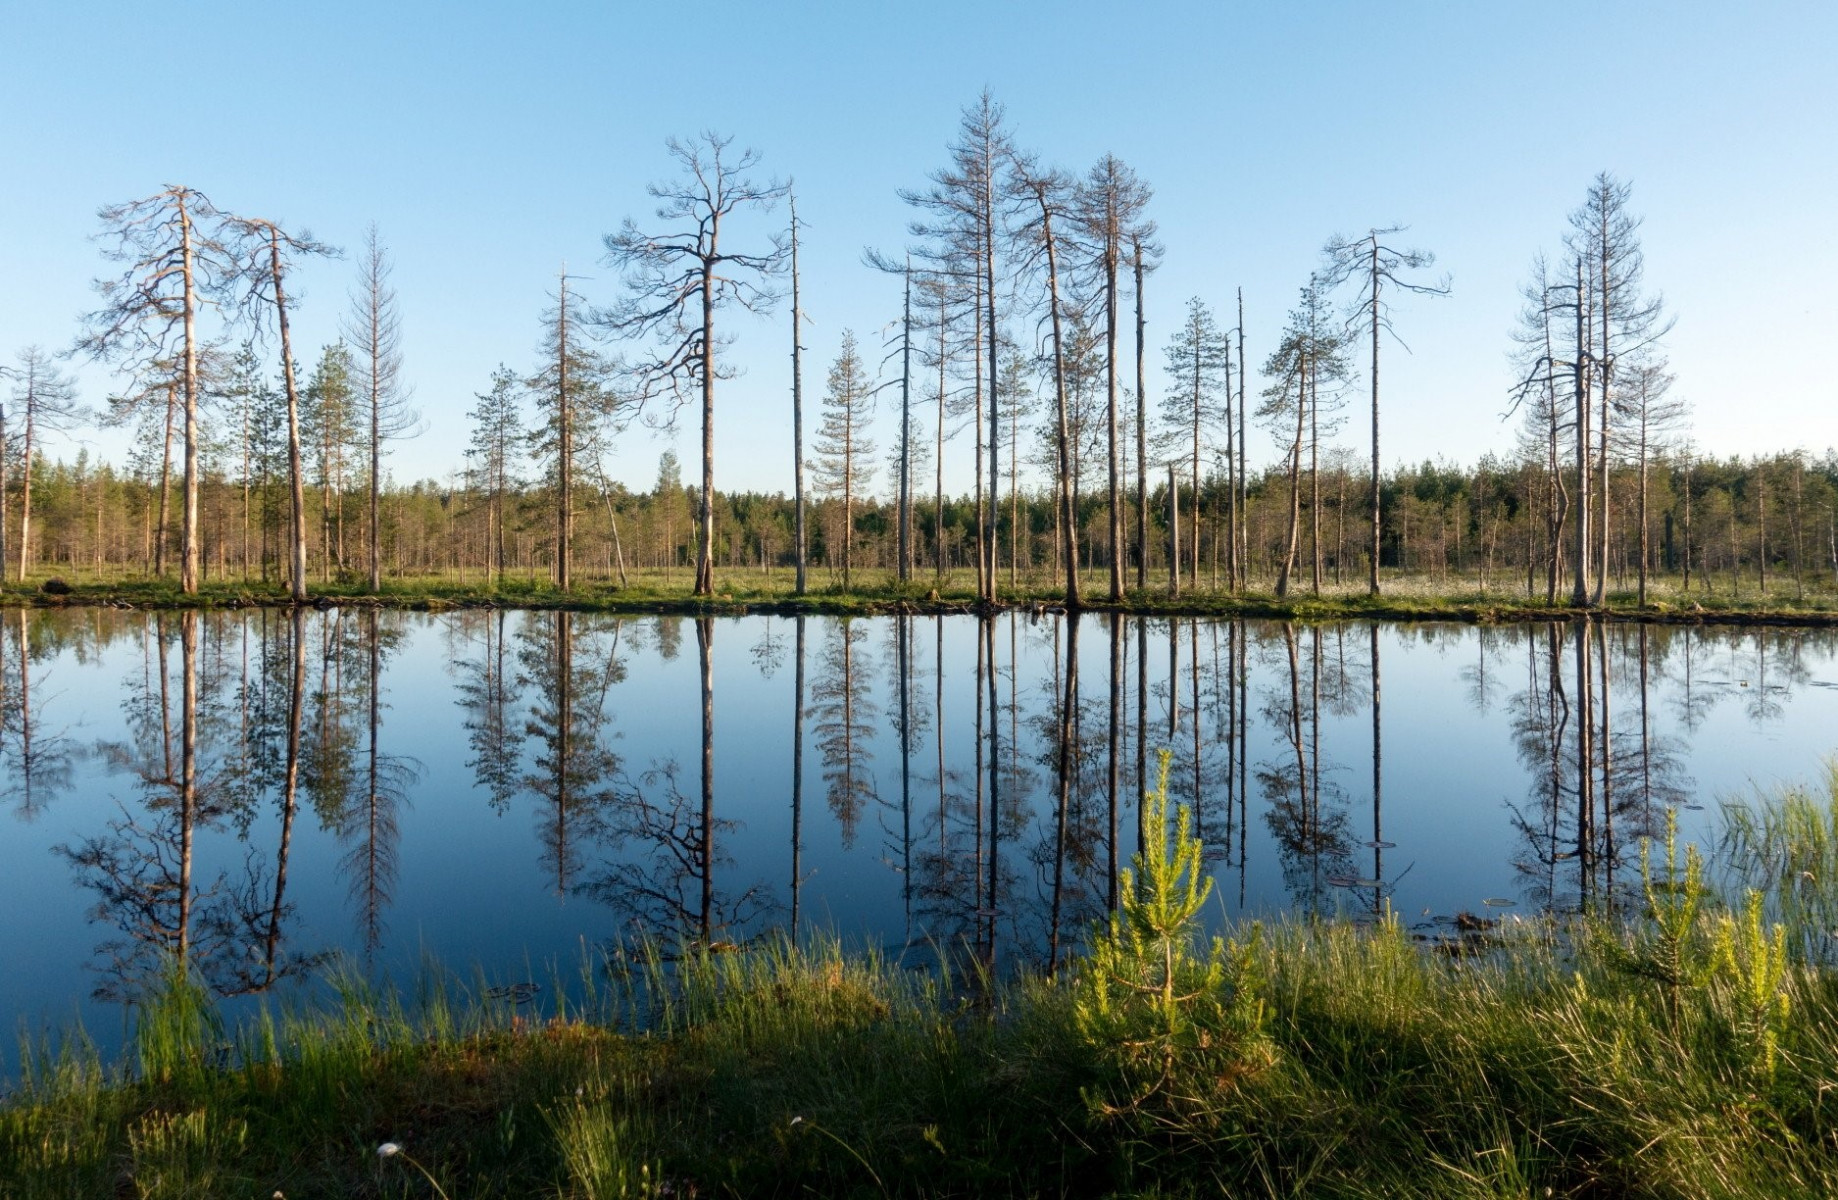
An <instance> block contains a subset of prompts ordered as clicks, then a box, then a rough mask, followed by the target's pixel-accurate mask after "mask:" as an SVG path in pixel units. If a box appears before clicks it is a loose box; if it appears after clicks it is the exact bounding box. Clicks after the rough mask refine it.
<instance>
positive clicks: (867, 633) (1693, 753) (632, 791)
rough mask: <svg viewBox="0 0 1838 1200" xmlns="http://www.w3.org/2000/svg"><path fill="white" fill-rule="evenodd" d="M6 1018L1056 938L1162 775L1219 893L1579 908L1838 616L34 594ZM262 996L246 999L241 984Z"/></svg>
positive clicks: (1703, 814)
mask: <svg viewBox="0 0 1838 1200" xmlns="http://www.w3.org/2000/svg"><path fill="white" fill-rule="evenodd" d="M0 620H3V622H4V624H3V625H0V630H3V632H0V722H3V725H0V912H3V913H4V925H3V926H0V929H3V932H0V1016H3V1017H4V1018H5V1019H6V1020H7V1021H9V1022H11V1023H16V1024H20V1025H23V1026H25V1027H27V1028H28V1029H32V1030H37V1029H43V1028H46V1027H52V1026H58V1025H68V1024H70V1023H71V1022H72V1021H73V1020H74V1019H78V1018H80V1019H81V1020H83V1022H84V1023H85V1024H86V1025H87V1026H88V1027H89V1028H90V1029H91V1031H92V1032H93V1033H94V1034H95V1035H96V1036H97V1038H98V1040H99V1041H101V1042H103V1043H104V1045H105V1046H107V1045H112V1044H113V1043H114V1042H115V1041H117V1040H118V1039H119V1036H120V1029H121V1024H122V1019H121V1016H120V1012H121V1009H120V1005H119V1001H120V1000H121V999H123V998H127V997H131V996H132V995H133V994H134V993H135V990H136V988H138V987H139V986H141V985H142V984H143V982H144V980H145V978H146V976H147V973H148V971H149V970H150V969H151V967H152V966H153V964H155V963H156V962H157V961H158V959H159V957H160V955H161V954H162V953H164V952H167V951H171V950H177V949H180V948H181V947H182V948H183V949H184V951H185V953H186V954H187V956H188V957H189V958H190V960H191V961H192V962H194V963H195V964H196V965H197V967H198V969H199V970H200V972H201V973H202V974H203V976H204V977H205V978H206V979H207V980H208V981H209V982H210V984H211V986H213V987H214V988H215V989H217V990H218V991H219V992H220V993H222V994H223V995H224V996H226V997H248V996H254V995H259V994H263V993H275V992H282V993H284V992H285V991H286V990H287V989H288V988H290V987H292V986H295V984H296V983H297V982H298V981H301V980H306V979H310V978H314V977H315V976H316V975H317V974H318V973H319V972H320V969H321V968H322V966H323V964H325V963H326V962H328V961H329V960H332V959H334V958H337V959H342V960H343V961H345V962H347V963H350V964H355V965H356V966H357V967H359V968H360V969H365V970H369V971H372V972H376V973H389V974H394V975H395V976H396V977H397V978H407V977H408V976H410V975H412V974H413V973H414V971H415V970H416V969H417V966H418V964H420V963H421V962H422V961H423V958H424V956H428V955H431V956H433V957H435V958H437V959H438V960H440V961H441V962H443V963H445V964H448V965H449V966H458V967H467V966H471V965H476V966H477V967H479V968H480V969H481V970H482V971H483V972H484V973H485V974H486V975H487V976H488V977H489V978H491V979H496V980H505V981H515V980H524V979H540V980H546V979H548V978H549V977H550V976H549V973H548V968H547V966H546V964H548V963H551V962H562V963H564V964H571V963H575V962H578V961H580V960H581V958H582V956H583V954H584V952H585V953H591V952H593V951H595V950H597V949H601V948H606V947H613V946H617V945H619V944H621V943H623V942H626V941H629V940H630V939H632V938H634V937H636V936H638V935H639V934H640V933H642V932H645V931H649V932H652V933H655V934H658V935H661V936H662V937H663V938H664V939H666V940H674V939H675V938H676V937H677V936H678V935H689V936H696V937H703V936H705V937H708V938H711V939H718V940H724V941H742V940H744V939H746V938H747V937H750V936H753V935H757V934H760V933H763V932H766V931H769V930H772V929H774V928H783V927H786V926H796V927H798V928H800V929H806V930H808V929H811V928H820V929H824V930H832V931H835V932H838V933H840V934H842V935H843V936H845V937H846V938H848V939H850V940H851V941H853V942H855V943H857V944H861V943H867V944H872V945H880V946H887V947H890V948H892V949H894V950H896V951H898V950H901V949H903V948H908V947H911V948H912V950H911V951H910V952H911V953H912V954H914V955H916V956H923V955H926V954H930V953H931V952H932V948H933V947H936V946H940V945H961V946H964V947H967V948H968V950H969V951H971V952H974V953H976V954H979V955H981V956H982V957H984V958H985V959H989V960H993V961H995V962H996V963H998V964H1013V963H1017V962H1034V963H1046V962H1050V961H1052V960H1053V959H1054V958H1056V957H1058V956H1060V955H1063V954H1064V953H1065V952H1066V951H1067V949H1068V948H1069V946H1070V945H1071V944H1072V943H1073V942H1074V941H1076V939H1077V937H1078V936H1079V934H1080V932H1081V931H1082V930H1083V929H1084V928H1086V927H1087V926H1088V924H1089V922H1091V921H1092V920H1093V919H1094V918H1095V917H1097V916H1098V915H1100V914H1102V913H1103V912H1104V911H1105V909H1106V907H1107V905H1109V904H1111V903H1112V902H1113V901H1114V897H1115V894H1116V889H1117V886H1118V873H1119V870H1120V868H1124V867H1127V866H1128V865H1129V856H1130V854H1131V853H1132V852H1134V850H1135V849H1136V848H1137V845H1138V837H1139V834H1138V829H1137V804H1136V802H1135V797H1137V796H1138V795H1139V794H1140V790H1141V786H1142V781H1143V778H1144V774H1145V772H1147V773H1148V774H1149V775H1150V776H1151V777H1152V775H1153V773H1154V770H1155V763H1156V758H1157V756H1158V754H1159V752H1161V751H1162V750H1164V749H1166V750H1167V751H1169V752H1170V765H1169V788H1170V791H1171V793H1172V795H1173V797H1174V798H1175V799H1177V800H1179V801H1182V802H1186V803H1192V804H1194V805H1195V806H1196V810H1197V819H1198V823H1199V827H1200V830H1201V833H1202V835H1203V837H1204V838H1205V840H1206V844H1207V851H1208V859H1209V863H1210V867H1211V870H1212V871H1213V874H1214V878H1215V880H1216V884H1217V890H1216V894H1217V896H1218V899H1219V907H1220V910H1221V911H1222V912H1223V913H1226V914H1239V913H1250V914H1261V913H1275V912H1281V911H1314V912H1320V913H1326V914H1344V915H1352V916H1357V915H1360V914H1368V913H1372V912H1374V911H1379V910H1380V909H1382V906H1383V905H1384V904H1386V903H1390V904H1391V905H1392V906H1393V907H1394V908H1396V909H1397V910H1398V911H1399V912H1401V913H1402V914H1403V915H1404V918H1405V919H1406V920H1407V921H1410V922H1418V921H1427V920H1432V919H1434V918H1436V917H1442V918H1444V919H1446V918H1447V917H1449V916H1450V915H1452V914H1454V913H1456V912H1458V911H1461V910H1470V911H1475V912H1480V911H1483V910H1484V907H1485V906H1486V905H1487V902H1488V901H1490V900H1491V901H1494V902H1495V903H1494V904H1493V905H1492V907H1493V908H1494V909H1504V908H1505V907H1506V906H1507V902H1510V904H1511V905H1513V906H1515V907H1516V909H1517V911H1519V912H1528V911H1536V910H1539V909H1543V908H1546V907H1558V908H1574V907H1576V906H1578V905H1581V904H1585V903H1592V902H1598V901H1601V900H1603V899H1604V898H1607V899H1612V898H1613V897H1614V896H1615V895H1616V894H1617V893H1625V890H1626V889H1627V888H1628V887H1630V886H1637V884H1638V862H1639V839H1640V838H1641V837H1642V836H1643V835H1645V834H1647V833H1648V832H1650V831H1652V830H1654V829H1656V828H1663V825H1664V816H1665V812H1666V811H1667V809H1668V808H1676V809H1677V810H1678V811H1679V813H1680V817H1681V827H1682V828H1683V829H1684V830H1685V831H1686V832H1687V833H1688V834H1689V835H1692V836H1696V837H1698V838H1700V839H1706V838H1709V837H1710V836H1712V835H1713V834H1714V830H1715V819H1714V818H1715V803H1716V800H1717V799H1718V798H1719V797H1725V796H1733V795H1738V794H1741V793H1743V792H1745V791H1746V790H1747V789H1748V787H1749V786H1750V785H1751V783H1755V784H1762V785H1766V784H1770V783H1773V782H1776V781H1780V780H1798V779H1806V778H1808V777H1810V776H1811V775H1812V774H1813V772H1814V771H1815V770H1816V768H1817V767H1818V765H1819V761H1820V759H1821V756H1823V755H1825V754H1827V753H1829V752H1831V751H1832V749H1833V748H1834V742H1835V741H1838V665H1835V663H1834V656H1835V654H1838V635H1834V633H1833V632H1832V631H1823V630H1820V631H1815V630H1791V629H1719V628H1715V627H1704V628H1648V627H1639V626H1632V625H1613V626H1607V627H1604V626H1601V625H1589V626H1585V625H1580V624H1579V625H1570V626H1562V625H1524V626H1513V627H1505V628H1475V627H1470V626H1462V625H1453V624H1431V625H1417V626H1396V625H1381V626H1373V625H1369V624H1339V625H1325V626H1291V625H1283V624H1277V623H1256V622H1223V621H1217V622H1215V621H1193V620H1176V621H1169V620H1143V621H1135V620H1121V619H1120V620H1117V621H1113V620H1112V619H1110V618H1109V617H1091V616H1088V617H1086V618H1084V619H1083V620H1081V621H1079V622H1077V623H1076V624H1075V623H1072V622H1069V621H1066V620H1064V619H1055V618H1050V617H1049V618H1043V619H1040V620H1038V621H1030V620H1029V619H1028V618H1027V617H1026V616H1025V615H1012V616H1010V615H1004V616H1001V617H998V618H995V619H993V620H989V621H982V622H979V621H978V620H977V619H975V618H971V617H944V618H931V617H908V618H872V619H855V620H850V621H845V620H841V619H830V618H815V617H813V618H808V619H803V620H798V619H792V618H784V617H778V618H768V617H746V618H724V619H713V620H703V621H697V620H693V619H686V618H674V617H646V618H614V617H602V616H585V615H570V614H560V613H506V612H490V613H486V612H468V613H462V614H455V615H439V616H427V615H416V614H402V613H388V612H383V613H378V612H370V611H358V610H346V611H334V612H327V613H319V612H308V613H302V614H299V615H298V616H296V615H294V614H291V613H284V612H272V611H254V612H244V613H235V614H205V615H199V614H185V615H179V614H169V615H150V614H141V613H117V612H110V611H102V610H86V611H76V612H69V613H51V612H18V611H15V612H10V613H5V614H0ZM240 1003H248V1002H247V1001H241V1002H240Z"/></svg>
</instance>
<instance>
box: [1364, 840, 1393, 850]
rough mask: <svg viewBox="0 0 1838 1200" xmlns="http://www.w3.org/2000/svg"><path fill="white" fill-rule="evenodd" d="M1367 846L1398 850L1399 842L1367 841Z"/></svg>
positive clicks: (1368, 847) (1374, 848)
mask: <svg viewBox="0 0 1838 1200" xmlns="http://www.w3.org/2000/svg"><path fill="white" fill-rule="evenodd" d="M1366 848H1367V849H1369V850H1396V849H1397V848H1398V844H1397V843H1396V842H1367V843H1366Z"/></svg>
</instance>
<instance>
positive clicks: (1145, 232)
mask: <svg viewBox="0 0 1838 1200" xmlns="http://www.w3.org/2000/svg"><path fill="white" fill-rule="evenodd" d="M1153 195H1154V193H1153V192H1151V191H1150V189H1149V186H1148V185H1147V184H1146V183H1143V182H1142V180H1140V179H1138V178H1137V177H1136V173H1135V172H1134V171H1132V170H1130V168H1129V167H1128V166H1126V165H1125V164H1124V163H1123V162H1122V160H1120V159H1118V158H1117V156H1116V155H1114V154H1106V155H1105V156H1104V157H1103V158H1101V159H1099V160H1098V162H1097V165H1096V166H1094V167H1092V168H1091V171H1090V173H1089V174H1088V175H1087V176H1086V177H1085V182H1084V184H1083V185H1082V186H1081V187H1080V188H1079V191H1078V194H1077V201H1076V203H1077V207H1076V213H1077V227H1078V230H1079V233H1080V236H1081V241H1082V243H1083V245H1082V249H1083V250H1084V254H1085V257H1086V262H1085V264H1083V265H1084V269H1085V271H1086V272H1089V274H1090V275H1091V277H1092V278H1091V283H1092V285H1093V286H1092V288H1091V291H1092V293H1094V294H1095V295H1096V296H1097V297H1098V300H1099V304H1100V305H1101V306H1102V309H1103V313H1104V395H1105V415H1106V429H1107V433H1108V437H1107V443H1106V444H1107V447H1108V451H1109V455H1108V458H1109V471H1108V476H1107V478H1108V481H1109V485H1110V599H1111V602H1112V603H1116V602H1118V601H1121V600H1122V599H1123V558H1124V544H1123V469H1122V461H1121V453H1122V448H1121V446H1120V444H1119V440H1118V432H1117V276H1118V273H1119V271H1120V270H1121V268H1122V266H1123V263H1124V258H1125V256H1126V255H1127V254H1128V253H1129V252H1130V248H1131V246H1132V245H1134V244H1136V243H1139V242H1144V241H1147V240H1149V239H1152V238H1153V237H1154V236H1155V223H1154V222H1153V221H1150V220H1148V219H1147V218H1146V217H1144V215H1143V214H1144V212H1145V211H1146V210H1147V209H1148V206H1149V200H1150V198H1151V197H1152V196H1153ZM1139 404H1140V400H1139Z"/></svg>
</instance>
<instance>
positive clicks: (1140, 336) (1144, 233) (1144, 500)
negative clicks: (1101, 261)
mask: <svg viewBox="0 0 1838 1200" xmlns="http://www.w3.org/2000/svg"><path fill="white" fill-rule="evenodd" d="M1160 263H1161V247H1160V246H1158V245H1156V244H1155V243H1154V242H1153V241H1152V240H1150V237H1149V230H1148V229H1147V228H1144V227H1141V226H1138V227H1137V228H1135V229H1133V230H1131V231H1130V267H1131V269H1132V270H1133V271H1134V272H1135V275H1136V586H1137V587H1138V588H1146V587H1148V586H1149V401H1148V396H1149V380H1148V362H1147V359H1146V358H1145V357H1144V356H1145V355H1146V354H1147V347H1148V342H1147V340H1146V339H1147V336H1148V310H1147V304H1146V301H1145V298H1144V293H1143V281H1144V278H1145V277H1146V276H1147V275H1148V274H1149V272H1151V271H1153V270H1154V269H1155V268H1156V267H1157V266H1159V265H1160ZM1199 494H1200V493H1199V488H1198V485H1196V486H1195V489H1194V496H1195V497H1196V503H1195V508H1194V511H1195V512H1196V513H1197V512H1198V511H1199V506H1198V502H1197V498H1198V496H1199ZM1194 547H1195V549H1194V553H1195V554H1196V555H1197V554H1199V552H1200V551H1199V538H1198V535H1197V534H1196V535H1195V540H1194ZM1198 562H1199V560H1198V559H1195V566H1194V570H1195V571H1196V572H1197V571H1198V570H1199V565H1198Z"/></svg>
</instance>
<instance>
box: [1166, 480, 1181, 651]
mask: <svg viewBox="0 0 1838 1200" xmlns="http://www.w3.org/2000/svg"><path fill="white" fill-rule="evenodd" d="M1180 594H1181V486H1180V480H1179V478H1177V477H1176V475H1175V473H1174V464H1173V463H1172V462H1171V463H1169V464H1168V595H1170V596H1179V595H1180ZM1168 636H1169V637H1170V638H1172V637H1173V636H1174V632H1173V626H1172V625H1170V626H1169V633H1168ZM1168 686H1169V687H1170V688H1172V687H1173V686H1174V677H1173V676H1172V675H1170V676H1169V679H1168Z"/></svg>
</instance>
